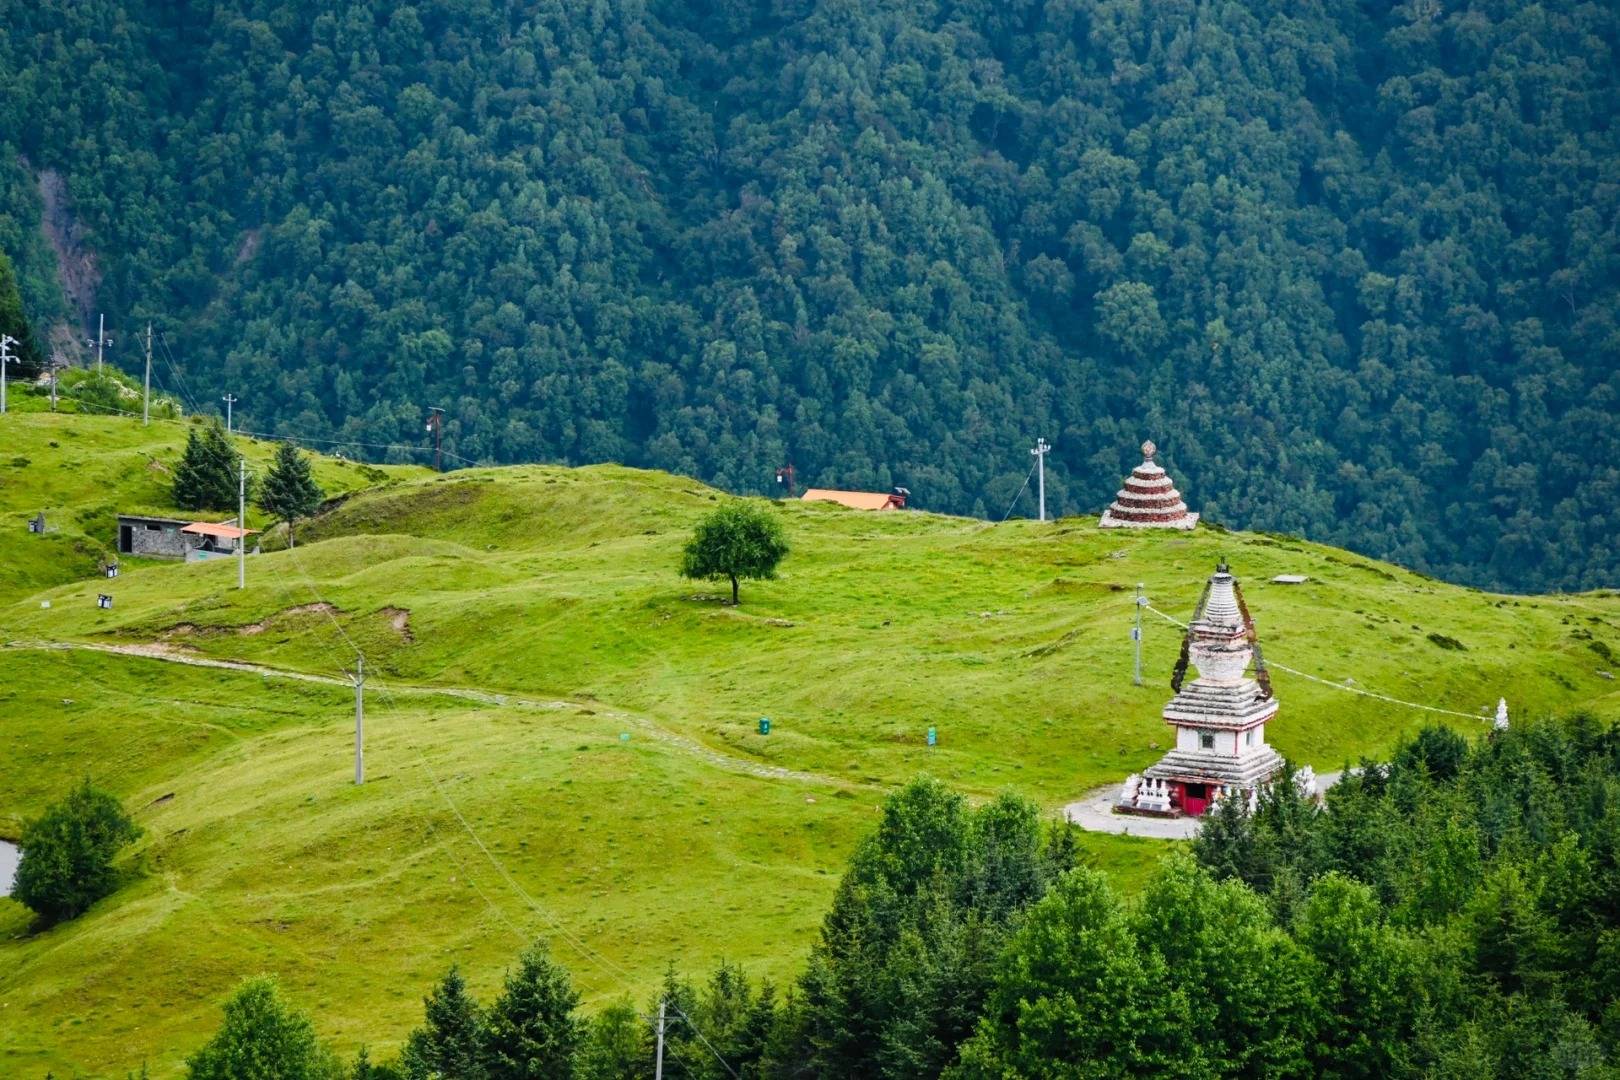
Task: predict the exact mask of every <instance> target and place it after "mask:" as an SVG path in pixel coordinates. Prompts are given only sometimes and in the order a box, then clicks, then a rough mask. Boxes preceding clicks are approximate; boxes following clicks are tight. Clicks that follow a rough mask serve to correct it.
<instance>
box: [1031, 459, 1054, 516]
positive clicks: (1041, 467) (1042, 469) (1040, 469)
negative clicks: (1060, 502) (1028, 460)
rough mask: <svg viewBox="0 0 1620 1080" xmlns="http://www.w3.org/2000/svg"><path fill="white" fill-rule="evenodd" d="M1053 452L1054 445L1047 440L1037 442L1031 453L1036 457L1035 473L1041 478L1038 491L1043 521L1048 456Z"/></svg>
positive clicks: (1037, 483) (1037, 485) (1038, 482)
mask: <svg viewBox="0 0 1620 1080" xmlns="http://www.w3.org/2000/svg"><path fill="white" fill-rule="evenodd" d="M1051 452H1052V444H1051V443H1049V442H1047V441H1046V440H1045V439H1036V440H1035V449H1033V450H1031V451H1030V453H1031V454H1034V455H1035V471H1036V473H1037V474H1038V476H1039V479H1038V480H1037V481H1036V490H1037V491H1039V492H1040V506H1041V520H1042V521H1045V520H1046V455H1047V454H1049V453H1051Z"/></svg>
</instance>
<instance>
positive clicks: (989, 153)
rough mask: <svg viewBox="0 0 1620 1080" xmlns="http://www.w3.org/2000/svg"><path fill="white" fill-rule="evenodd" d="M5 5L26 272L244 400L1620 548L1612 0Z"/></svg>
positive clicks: (1542, 558) (12, 163)
mask: <svg viewBox="0 0 1620 1080" xmlns="http://www.w3.org/2000/svg"><path fill="white" fill-rule="evenodd" d="M4 9H5V18H4V19H0V82H3V83H4V85H5V86H6V88H7V93H6V95H5V96H4V99H3V100H0V250H4V251H6V252H7V253H8V254H9V255H10V256H11V257H12V260H13V261H14V263H15V264H16V267H17V277H18V280H19V285H20V288H21V291H22V295H23V298H24V300H25V302H26V304H27V305H28V308H29V311H30V313H31V314H32V315H33V317H34V318H35V320H36V321H39V322H41V323H42V324H43V325H59V324H60V320H63V319H66V320H67V321H68V322H69V323H70V324H71V325H73V326H74V327H75V330H74V332H73V333H72V334H67V333H66V332H62V333H59V334H57V335H56V339H60V340H66V338H68V337H71V338H73V339H75V340H77V339H79V338H82V337H83V336H84V334H83V333H81V332H79V329H78V328H80V327H83V326H93V323H94V314H95V312H97V311H100V310H105V311H107V312H108V313H109V314H110V315H111V317H112V324H113V325H114V326H115V327H118V328H119V332H120V334H121V335H122V337H123V340H122V341H120V342H119V346H118V347H117V348H115V350H114V354H115V356H121V362H123V363H126V364H129V363H131V362H132V361H133V360H134V357H135V350H134V348H133V342H134V340H135V339H134V334H133V328H135V327H138V326H140V325H141V324H142V323H144V321H145V320H146V319H148V318H152V319H156V320H158V321H159V322H160V324H161V325H162V326H163V327H165V328H166V334H167V338H168V340H169V341H171V342H172V343H173V345H174V347H175V352H176V353H177V359H178V361H179V362H180V365H181V367H182V368H183V373H184V377H185V381H186V384H187V385H188V386H189V387H190V390H191V391H192V392H194V394H195V397H196V400H198V401H200V402H202V403H204V404H206V403H207V402H209V401H213V400H215V399H217V397H218V396H219V395H220V394H221V393H224V392H226V391H230V392H232V393H235V394H236V395H238V397H239V398H240V399H241V410H240V411H242V412H243V414H244V418H245V420H246V421H247V422H248V423H249V424H250V425H251V426H253V427H255V428H257V429H258V430H263V431H269V432H276V433H281V434H286V435H292V436H296V437H303V438H306V439H307V438H310V437H323V436H324V437H331V438H338V439H347V440H350V441H351V442H352V444H353V449H354V450H356V451H357V452H361V453H364V452H366V451H365V448H364V447H361V446H360V444H361V443H371V444H388V443H410V444H412V445H419V444H421V443H422V442H423V432H422V418H423V415H424V411H425V407H426V406H429V405H442V406H444V407H446V409H447V410H448V411H447V414H446V419H445V424H444V432H443V434H444V438H445V445H446V448H447V449H448V450H449V451H450V452H451V453H453V454H455V455H459V456H460V457H462V458H466V459H472V460H479V461H495V462H509V461H526V460H536V459H548V460H563V461H568V462H576V463H577V462H591V461H602V460H617V461H623V462H627V463H630V464H635V465H646V466H653V467H659V468H666V469H671V470H674V471H678V472H683V473H689V474H693V475H697V476H700V477H702V478H704V479H706V480H709V481H712V482H714V483H717V484H719V485H721V486H723V487H726V488H729V489H731V490H734V491H738V492H758V491H764V490H766V489H768V488H770V487H772V486H773V485H772V470H773V469H774V467H776V466H778V465H782V464H785V463H786V462H788V461H790V460H791V461H792V462H793V463H794V464H795V465H796V466H797V469H798V475H799V476H800V477H801V478H802V479H804V480H807V481H811V482H814V483H818V484H826V485H836V486H850V487H867V488H875V489H879V490H886V489H887V488H888V487H889V486H890V485H891V484H896V483H900V484H904V485H906V486H907V487H909V488H910V489H911V490H912V491H913V492H914V493H915V495H916V501H917V502H918V503H919V504H920V505H922V506H925V507H928V508H931V509H939V510H950V511H958V512H967V513H977V514H981V515H987V516H989V515H1000V514H1001V512H1002V511H1003V508H1004V507H1005V506H1006V505H1007V504H1008V502H1009V501H1011V500H1012V499H1013V497H1014V495H1015V493H1016V492H1017V491H1018V489H1019V486H1020V484H1021V483H1022V481H1023V478H1024V476H1025V473H1026V471H1027V470H1028V467H1029V459H1028V455H1027V454H1026V453H1025V450H1026V448H1027V447H1028V446H1029V445H1030V443H1031V442H1032V441H1033V439H1034V437H1035V436H1036V435H1038V434H1039V435H1045V436H1046V437H1047V438H1049V439H1051V440H1052V441H1053V442H1054V443H1055V446H1056V449H1055V451H1054V454H1053V457H1052V460H1051V462H1050V464H1052V465H1053V466H1054V467H1053V468H1052V469H1051V470H1049V474H1048V497H1049V498H1050V499H1051V500H1052V501H1053V506H1054V507H1056V508H1058V509H1060V510H1062V511H1064V512H1080V511H1095V510H1097V509H1099V508H1100V507H1101V506H1102V505H1104V504H1105V503H1106V502H1107V501H1108V499H1109V497H1110V496H1111V494H1112V492H1113V490H1114V488H1115V486H1116V485H1117V483H1118V480H1119V477H1120V476H1121V475H1122V474H1123V472H1124V471H1125V470H1126V469H1127V468H1128V467H1129V466H1130V465H1132V464H1134V463H1135V462H1134V460H1133V454H1134V448H1135V447H1136V445H1137V444H1138V443H1139V442H1140V441H1141V440H1142V438H1144V437H1146V436H1151V437H1153V438H1154V439H1156V440H1157V441H1158V442H1159V443H1160V445H1161V446H1163V447H1164V448H1165V454H1164V462H1165V464H1166V465H1167V466H1169V467H1170V468H1171V470H1172V472H1173V473H1174V474H1175V475H1176V476H1177V479H1178V481H1179V482H1180V484H1181V486H1182V489H1183V490H1184V491H1186V492H1187V493H1188V495H1189V497H1190V500H1191V501H1192V502H1193V503H1194V504H1195V507H1196V508H1198V509H1201V510H1203V512H1204V513H1205V514H1206V517H1207V518H1209V519H1213V520H1218V521H1221V522H1224V523H1226V524H1230V525H1235V526H1242V527H1246V528H1255V529H1266V530H1274V531H1283V532H1291V533H1300V534H1304V535H1306V536H1309V537H1311V538H1313V539H1318V540H1323V541H1327V542H1331V543H1335V544H1339V545H1343V546H1347V547H1351V548H1354V549H1356V550H1359V551H1363V552H1366V553H1368V554H1371V555H1374V556H1377V557H1380V558H1388V559H1393V560H1396V561H1399V562H1402V563H1404V564H1406V565H1409V566H1412V567H1415V568H1418V569H1421V570H1425V571H1428V572H1431V573H1434V574H1438V575H1442V576H1445V577H1449V578H1453V579H1456V580H1461V581H1466V582H1470V583H1475V584H1481V585H1491V586H1501V587H1511V588H1518V589H1541V588H1553V587H1559V588H1580V587H1592V586H1599V585H1613V584H1615V583H1616V580H1617V578H1620V547H1617V546H1616V545H1613V544H1612V543H1609V542H1608V538H1609V537H1611V536H1612V535H1613V534H1614V533H1615V532H1616V531H1617V530H1620V510H1617V507H1620V425H1617V424H1616V422H1615V419H1614V417H1615V415H1616V413H1617V411H1620V128H1617V125H1616V118H1617V110H1620V59H1617V56H1616V47H1617V45H1620V12H1617V11H1616V8H1615V7H1614V5H1612V4H1604V3H1598V2H1588V0H1546V2H1544V3H1537V4H1526V3H1519V2H1515V0H1407V2H1403V3H1399V4H1357V3H1353V2H1351V0H1324V2H1320V3H1306V4H1299V3H1286V4H1284V3H1276V2H1273V0H1258V2H1256V0H1247V2H1239V0H1204V2H1191V0H1163V2H1156V3H1152V4H1141V3H1137V2H1135V0H1045V2H1039V0H998V2H994V3H990V2H986V0H923V2H915V0H906V2H904V3H899V2H894V0H866V2H860V3H857V2H853V0H753V2H750V0H731V2H718V3H711V4H695V3H680V2H676V0H593V2H589V3H565V2H562V0H529V2H527V3H499V2H496V0H421V2H419V3H415V4H410V3H404V4H401V3H395V2H394V0H388V2H383V0H340V2H338V3H332V4H318V5H317V4H309V3H302V4H300V3H281V4H270V3H265V2H263V0H218V2H214V3H199V2H161V3H160V2H156V0H9V2H7V3H5V4H4ZM42 223H43V225H44V228H42V227H41V226H42ZM46 336H47V335H46V334H44V333H41V334H40V337H41V338H42V339H44V338H45V337H46ZM175 389H179V388H178V387H176V388H175ZM1023 498H1024V500H1025V504H1024V506H1023V507H1022V511H1023V512H1029V511H1031V510H1032V509H1033V508H1032V507H1030V506H1029V505H1028V495H1027V494H1026V495H1025V496H1024V497H1023Z"/></svg>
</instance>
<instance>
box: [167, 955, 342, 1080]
mask: <svg viewBox="0 0 1620 1080" xmlns="http://www.w3.org/2000/svg"><path fill="white" fill-rule="evenodd" d="M186 1076H187V1080H340V1078H341V1077H342V1076H343V1069H342V1066H340V1065H339V1064H338V1060H337V1058H336V1057H334V1056H333V1055H332V1053H331V1052H330V1051H329V1050H327V1049H326V1048H325V1047H323V1046H321V1045H320V1043H318V1042H316V1040H315V1028H314V1026H313V1025H312V1024H311V1023H310V1021H309V1018H308V1017H307V1016H305V1015H304V1014H303V1013H301V1012H299V1011H298V1010H297V1009H295V1008H293V1007H292V1006H291V1005H289V1004H288V1003H287V1002H286V1001H284V1000H283V999H282V997H281V992H280V990H279V989H278V988H277V986H276V981H275V980H274V979H272V978H270V977H269V976H265V975H260V976H257V977H255V978H251V979H248V980H247V981H245V982H244V983H242V985H241V986H240V987H238V988H237V991H236V993H235V994H233V995H231V999H230V1000H229V1001H227V1002H226V1003H225V1019H224V1021H223V1022H222V1023H221V1024H220V1026H219V1030H218V1031H217V1032H215V1034H214V1037H213V1038H212V1039H210V1040H209V1041H208V1044H207V1045H206V1046H204V1047H203V1048H202V1049H201V1050H199V1051H197V1052H196V1053H195V1054H193V1055H191V1057H189V1058H187V1059H186Z"/></svg>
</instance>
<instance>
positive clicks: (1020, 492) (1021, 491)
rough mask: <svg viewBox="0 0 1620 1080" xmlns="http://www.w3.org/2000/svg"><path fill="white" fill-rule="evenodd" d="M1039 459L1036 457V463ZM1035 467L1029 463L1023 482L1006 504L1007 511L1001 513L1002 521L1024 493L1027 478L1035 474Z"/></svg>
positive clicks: (1009, 515)
mask: <svg viewBox="0 0 1620 1080" xmlns="http://www.w3.org/2000/svg"><path fill="white" fill-rule="evenodd" d="M1039 461H1040V459H1039V458H1037V459H1036V463H1037V464H1039ZM1035 468H1036V466H1035V465H1031V466H1030V467H1029V472H1027V473H1025V474H1024V482H1023V483H1022V484H1020V485H1018V494H1017V495H1014V496H1013V497H1012V502H1010V503H1008V504H1007V512H1006V513H1005V514H1002V515H1001V520H1002V521H1006V520H1007V519H1008V518H1010V517H1012V512H1013V507H1015V506H1017V505H1018V499H1019V496H1021V495H1023V494H1024V489H1025V488H1027V487H1029V478H1030V477H1031V476H1034V475H1035Z"/></svg>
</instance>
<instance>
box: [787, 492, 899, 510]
mask: <svg viewBox="0 0 1620 1080" xmlns="http://www.w3.org/2000/svg"><path fill="white" fill-rule="evenodd" d="M906 494H907V492H906V490H905V489H904V488H896V489H895V490H894V491H890V492H884V491H838V490H835V489H833V488H806V489H805V492H804V494H803V495H802V496H801V498H802V499H803V501H805V502H832V503H837V504H838V505H839V506H847V507H849V508H850V509H851V510H903V509H905V505H906Z"/></svg>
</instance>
